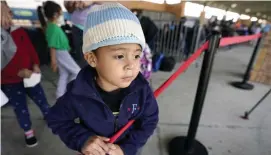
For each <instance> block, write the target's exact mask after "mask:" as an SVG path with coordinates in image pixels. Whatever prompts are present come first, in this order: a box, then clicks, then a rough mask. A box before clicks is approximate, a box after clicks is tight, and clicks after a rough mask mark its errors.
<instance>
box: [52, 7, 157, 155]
mask: <svg viewBox="0 0 271 155" xmlns="http://www.w3.org/2000/svg"><path fill="white" fill-rule="evenodd" d="M144 48H145V38H144V34H143V31H142V28H141V26H140V22H139V21H138V18H137V17H136V16H135V15H134V14H133V13H132V12H131V11H130V10H128V9H127V8H125V7H124V6H122V5H121V4H119V3H108V2H107V3H103V4H101V5H94V6H93V7H92V9H91V11H90V12H89V13H88V16H87V21H86V23H85V29H84V37H83V53H84V57H85V59H86V60H87V62H88V64H89V65H88V66H86V67H85V68H83V69H82V70H81V71H80V73H79V74H78V76H77V78H76V79H75V80H74V81H72V82H71V83H70V84H69V85H68V88H67V92H66V93H65V94H64V95H63V96H62V97H60V98H59V99H58V100H57V103H56V104H55V105H54V106H53V107H52V108H51V109H50V113H49V115H48V117H47V121H48V125H49V127H50V128H51V129H52V131H53V133H54V134H57V135H59V136H60V138H61V140H62V141H63V142H64V143H65V144H66V145H67V146H68V147H69V148H71V149H73V150H77V151H79V152H82V153H83V154H84V155H94V154H95V155H96V154H97V155H98V154H99V155H100V154H101V155H105V154H109V155H136V154H138V153H139V150H140V149H141V148H142V147H143V146H144V145H145V143H146V142H147V140H148V138H149V137H150V136H151V135H152V134H153V132H154V129H155V128H156V126H157V123H158V105H157V102H156V99H155V97H154V95H153V92H152V90H151V88H150V86H149V84H148V81H147V80H146V79H145V78H144V76H143V75H142V74H141V73H140V72H139V71H140V55H141V53H142V50H143V49H144ZM132 119H133V120H135V123H134V124H133V125H132V126H131V127H130V128H129V129H128V130H127V131H126V132H125V133H123V134H122V135H121V137H119V139H117V141H116V142H115V144H110V143H108V141H109V137H111V136H113V135H114V134H115V133H116V132H117V131H118V130H119V129H121V128H122V127H123V126H124V125H125V124H127V123H128V121H129V120H132Z"/></svg>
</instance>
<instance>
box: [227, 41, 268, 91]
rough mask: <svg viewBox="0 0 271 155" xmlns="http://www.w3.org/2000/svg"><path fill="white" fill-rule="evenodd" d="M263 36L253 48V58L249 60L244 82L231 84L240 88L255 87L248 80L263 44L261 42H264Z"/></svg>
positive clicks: (250, 88)
mask: <svg viewBox="0 0 271 155" xmlns="http://www.w3.org/2000/svg"><path fill="white" fill-rule="evenodd" d="M262 38H263V36H261V37H260V38H259V39H258V41H257V44H256V46H255V48H254V50H253V53H252V55H251V58H250V60H249V63H248V66H247V70H246V73H245V75H244V77H243V81H242V82H232V83H231V85H232V86H234V87H236V88H240V89H245V90H252V89H253V88H254V86H253V85H252V84H250V83H248V80H249V78H250V71H251V69H252V67H253V64H254V61H255V59H256V56H257V53H258V51H259V48H260V45H261V42H262Z"/></svg>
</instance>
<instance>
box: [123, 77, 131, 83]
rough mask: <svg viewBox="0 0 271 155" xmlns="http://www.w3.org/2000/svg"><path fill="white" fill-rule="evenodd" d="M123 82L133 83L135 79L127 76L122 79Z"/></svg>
mask: <svg viewBox="0 0 271 155" xmlns="http://www.w3.org/2000/svg"><path fill="white" fill-rule="evenodd" d="M121 79H122V80H123V81H125V82H126V81H127V82H128V81H132V79H133V76H125V77H123V78H121Z"/></svg>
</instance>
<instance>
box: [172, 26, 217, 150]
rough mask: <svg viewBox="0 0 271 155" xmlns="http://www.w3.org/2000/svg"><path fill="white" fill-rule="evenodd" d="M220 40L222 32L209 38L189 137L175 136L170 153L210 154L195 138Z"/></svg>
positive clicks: (215, 33) (214, 33)
mask: <svg viewBox="0 0 271 155" xmlns="http://www.w3.org/2000/svg"><path fill="white" fill-rule="evenodd" d="M219 41H220V33H219V32H218V31H215V32H213V35H212V36H211V38H210V40H209V47H208V50H207V51H206V52H205V54H204V58H203V63H202V68H201V73H200V78H199V82H198V88H197V93H196V97H195V101H194V107H193V111H192V116H191V120H190V125H189V129H188V135H187V137H184V136H180V137H176V138H173V139H172V140H171V141H170V142H169V144H168V151H169V155H208V151H207V149H206V148H205V146H204V145H203V144H201V143H200V142H199V141H197V140H195V137H196V133H197V129H198V125H199V120H200V116H201V112H202V107H203V104H204V99H205V96H206V92H207V88H208V83H209V78H210V74H211V71H212V66H213V61H214V56H215V53H216V51H217V48H218V45H219Z"/></svg>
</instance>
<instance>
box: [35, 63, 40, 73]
mask: <svg viewBox="0 0 271 155" xmlns="http://www.w3.org/2000/svg"><path fill="white" fill-rule="evenodd" d="M33 71H34V73H40V67H39V65H37V64H35V65H34V66H33Z"/></svg>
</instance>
